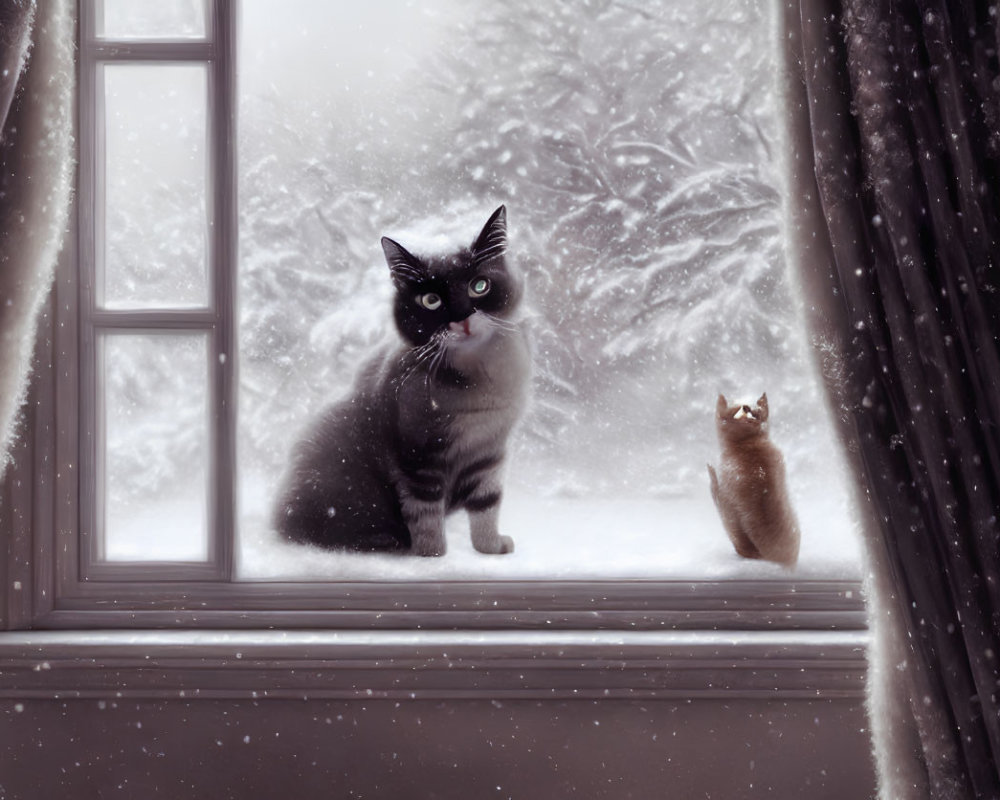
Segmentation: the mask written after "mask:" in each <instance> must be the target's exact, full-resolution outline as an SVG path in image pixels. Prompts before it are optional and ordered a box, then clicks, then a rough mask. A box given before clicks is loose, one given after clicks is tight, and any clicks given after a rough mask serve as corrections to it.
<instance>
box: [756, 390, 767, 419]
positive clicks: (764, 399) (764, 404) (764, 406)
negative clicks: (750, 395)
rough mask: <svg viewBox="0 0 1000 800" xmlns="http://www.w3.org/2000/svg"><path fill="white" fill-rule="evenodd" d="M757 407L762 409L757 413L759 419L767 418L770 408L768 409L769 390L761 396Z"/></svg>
mask: <svg viewBox="0 0 1000 800" xmlns="http://www.w3.org/2000/svg"><path fill="white" fill-rule="evenodd" d="M757 408H759V409H760V413H759V414H758V415H757V419H759V420H760V421H761V422H764V421H765V420H767V416H768V410H767V392H764V394H762V395H761V396H760V400H758V401H757Z"/></svg>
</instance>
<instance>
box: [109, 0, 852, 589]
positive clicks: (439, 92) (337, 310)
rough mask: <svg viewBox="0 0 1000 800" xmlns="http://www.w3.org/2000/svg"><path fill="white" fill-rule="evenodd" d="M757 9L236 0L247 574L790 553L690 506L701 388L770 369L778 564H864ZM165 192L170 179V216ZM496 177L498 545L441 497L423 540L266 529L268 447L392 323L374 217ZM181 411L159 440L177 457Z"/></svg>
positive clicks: (730, 560) (635, 571) (705, 568)
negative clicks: (733, 537)
mask: <svg viewBox="0 0 1000 800" xmlns="http://www.w3.org/2000/svg"><path fill="white" fill-rule="evenodd" d="M770 15H771V8H770V4H769V3H767V2H764V1H763V0H719V1H718V2H712V3H689V2H686V1H684V2H681V1H676V0H675V2H665V1H664V2H643V3H629V2H611V0H583V1H581V2H572V3H570V2H562V3H559V2H556V3H539V2H537V0H507V1H506V2H503V3H495V2H485V1H483V2H458V1H457V0H439V2H436V3H433V4H432V3H425V2H419V3H418V2H413V1H412V0H410V1H409V2H408V1H407V0H383V1H382V2H377V3H376V2H373V3H366V4H360V3H351V4H347V3H328V2H320V1H319V0H314V1H313V2H306V1H305V0H299V2H294V3H293V2H289V0H254V2H252V3H244V4H242V5H241V30H240V54H239V58H240V65H239V70H240V71H239V75H240V97H239V104H240V105H239V114H240V120H239V125H240V127H239V163H240V237H241V240H240V262H239V269H240V272H239V304H240V305H239V311H240V353H239V375H240V396H239V463H240V475H239V495H240V569H241V575H242V576H244V577H247V578H288V577H308V578H319V579H322V578H332V579H340V578H359V579H363V578H366V577H375V578H397V577H398V578H406V579H419V578H429V579H439V578H443V577H453V578H463V577H488V576H492V577H512V578H513V577H583V576H589V577H595V576H596V577H609V578H618V577H674V576H703V577H725V576H729V575H732V576H740V577H746V576H750V575H756V576H774V577H781V576H784V575H787V573H785V572H784V571H783V570H782V569H781V568H779V567H775V566H773V565H766V564H753V563H749V562H743V561H741V560H739V559H738V558H737V557H736V556H735V555H734V554H733V552H732V548H731V546H730V545H729V542H728V540H727V538H726V536H725V533H724V532H723V530H722V526H721V524H720V522H719V520H718V517H717V515H716V513H715V509H714V507H713V506H712V503H711V499H710V497H709V494H708V485H707V476H706V470H705V464H706V462H709V461H713V462H714V461H715V460H716V459H717V455H718V447H717V443H716V439H715V430H714V407H715V399H716V396H717V393H718V392H719V391H722V392H725V393H726V394H727V396H736V397H745V398H748V399H755V398H756V397H758V396H759V395H760V393H761V392H762V391H766V392H767V393H768V397H769V400H770V403H771V410H772V438H773V439H774V441H775V442H777V443H778V444H779V445H780V446H781V447H782V449H783V451H784V453H785V456H786V461H787V463H788V470H789V479H790V484H791V489H792V494H793V501H794V503H795V505H796V507H797V509H798V512H799V515H800V518H801V521H802V527H803V548H802V558H801V563H800V566H799V568H798V572H797V574H800V575H825V576H826V575H851V576H854V575H857V574H858V572H859V569H860V567H859V548H858V543H857V539H856V534H855V531H854V524H853V521H852V519H851V515H850V513H849V504H848V499H847V495H846V490H845V482H844V480H843V475H842V472H841V467H840V465H839V463H838V462H836V461H835V458H834V456H833V455H832V454H834V453H835V452H836V448H835V446H834V443H833V439H832V436H831V432H830V428H829V421H828V419H827V417H826V413H825V407H824V401H823V399H822V395H821V392H820V390H819V386H818V383H817V381H816V377H815V375H814V373H813V370H812V365H811V362H810V358H809V353H808V351H807V343H806V341H805V338H804V333H803V331H802V323H801V318H800V309H799V308H798V307H797V304H796V300H795V298H794V296H793V293H792V291H791V286H790V282H789V279H788V276H787V275H786V269H785V263H784V255H783V250H782V236H781V224H782V219H781V196H780V169H781V164H780V161H779V159H780V145H779V144H778V134H779V130H778V118H777V116H776V115H777V114H778V113H779V111H778V109H777V106H776V99H775V95H774V91H773V89H774V83H775V78H776V76H775V47H774V46H773V43H772V33H773V32H772V30H771V16H770ZM195 155H196V156H197V153H196V154H195ZM172 180H173V181H174V185H179V182H180V181H182V180H186V178H183V177H176V176H175V177H174V178H172ZM161 188H162V187H161ZM189 188H190V187H189ZM192 191H195V190H192ZM166 193H167V194H171V192H169V191H167V192H166ZM187 196H188V197H190V196H191V192H189V193H188V195H187ZM184 197H185V195H184V194H183V193H177V192H174V193H173V198H174V199H172V200H169V201H164V202H166V203H167V205H168V206H169V207H171V208H175V209H176V215H177V216H178V217H183V215H184V214H185V213H189V204H187V203H185V202H184V201H183V198H184ZM501 202H502V203H505V204H506V205H507V208H508V218H509V225H510V234H511V246H510V257H511V258H514V259H516V260H517V262H518V263H519V264H520V266H521V268H522V270H523V271H524V273H525V275H526V278H527V286H528V292H527V297H528V301H527V306H528V307H527V308H526V316H527V317H528V320H529V324H530V326H531V330H532V332H533V339H534V346H535V364H536V375H535V380H534V399H533V403H532V406H531V409H530V411H529V413H528V414H527V416H526V418H525V420H524V421H523V424H522V425H521V427H520V428H519V430H518V431H517V433H516V435H515V438H514V441H513V443H512V457H511V460H510V464H509V468H508V488H507V500H506V503H505V507H504V511H503V526H504V529H505V532H506V533H508V534H509V535H511V536H513V537H514V539H515V541H516V544H517V550H516V552H515V553H514V554H513V555H510V556H504V557H500V558H497V557H488V556H480V555H478V554H476V553H474V552H473V551H472V549H471V546H470V545H469V543H468V537H467V536H466V535H465V533H464V520H463V519H460V518H455V519H453V520H451V521H450V526H451V527H450V529H449V540H450V550H449V553H448V555H447V556H445V557H444V558H442V559H438V560H426V559H412V558H390V557H372V556H347V555H343V554H329V553H321V552H319V551H316V550H313V549H309V548H303V547H298V546H292V545H286V544H283V543H281V542H279V541H277V539H276V537H275V536H274V534H273V533H272V532H271V531H270V530H268V527H267V524H266V521H267V516H268V513H269V507H270V505H271V503H272V500H273V494H274V492H275V490H276V488H277V483H278V476H279V475H280V474H281V472H282V470H283V468H284V464H285V462H286V459H287V456H288V451H289V448H290V447H291V446H292V444H293V443H294V441H295V440H296V438H297V436H298V433H299V431H300V430H301V428H302V427H303V425H304V424H305V423H306V422H307V421H308V419H309V418H310V417H311V416H312V415H314V414H315V413H317V412H318V411H319V410H320V409H321V408H322V407H323V406H324V405H326V404H327V403H329V402H330V401H331V400H333V399H335V398H337V397H338V396H340V395H341V394H342V393H344V392H345V391H347V389H348V388H349V386H350V384H351V382H352V380H353V376H354V374H355V371H356V368H357V366H358V364H359V363H360V362H361V361H362V360H364V359H365V357H366V356H367V355H368V354H369V353H370V352H371V349H372V348H373V347H375V346H377V344H378V343H379V342H382V341H384V340H385V338H386V337H387V336H391V335H392V328H391V322H390V315H389V302H390V292H391V287H390V283H389V279H388V274H387V269H386V267H385V264H384V260H383V258H382V254H381V249H380V247H379V238H380V236H382V235H384V234H385V235H391V236H393V237H394V238H396V239H398V240H399V241H401V242H402V243H403V244H404V245H407V244H408V243H411V242H413V241H414V240H415V239H416V238H427V237H428V236H430V235H432V234H434V233H437V232H439V231H451V232H453V231H455V230H458V231H459V232H461V235H462V236H463V237H464V238H465V239H467V240H469V241H471V239H472V237H473V236H474V235H475V234H476V233H477V232H478V230H479V228H480V227H481V226H482V224H483V223H484V222H485V220H486V218H487V217H488V215H489V214H490V212H491V211H492V210H493V209H494V208H495V207H496V206H497V205H499V204H500V203H501ZM171 241H172V242H173V245H172V247H173V249H172V250H171V252H170V255H169V259H170V261H171V263H172V264H174V265H175V267H174V268H172V270H170V272H172V273H173V277H171V278H168V277H166V276H165V275H164V277H163V278H162V280H164V281H167V280H176V278H177V276H178V275H185V274H187V275H189V276H190V275H195V276H197V275H198V265H199V264H201V263H203V259H204V252H203V250H204V245H203V243H200V242H199V240H197V238H196V237H177V236H175V237H173V239H172V240H171ZM178 242H180V243H181V244H180V245H178ZM119 244H120V245H121V246H122V247H124V248H126V249H127V242H126V243H124V244H122V243H119ZM116 246H118V245H116ZM192 265H194V267H193V268H192ZM135 269H136V270H138V269H140V267H139V266H138V265H137V266H136V267H135ZM147 271H148V270H147ZM162 272H163V271H162V270H161V271H160V273H158V274H161V273H162ZM157 280H158V278H157V277H156V275H153V276H150V275H148V274H146V275H143V276H142V278H141V283H142V285H143V287H144V288H143V292H144V293H146V294H149V295H150V296H158V295H157V290H156V287H155V286H152V285H151V284H155V283H156V281H157ZM186 285H187V286H188V287H189V288H190V286H191V285H194V286H195V290H194V295H195V296H197V295H198V294H199V293H200V292H199V291H198V279H197V278H196V277H195V278H190V277H189V278H188V279H187V283H186ZM170 291H172V292H173V294H174V296H178V297H184V296H185V295H184V290H183V289H182V288H180V289H179V288H174V289H172V290H170ZM142 369H147V370H148V369H149V367H142ZM153 377H155V376H153ZM189 427H197V426H189ZM186 430H187V428H182V429H178V435H177V436H175V437H173V438H171V439H169V441H165V442H164V443H163V447H162V448H161V449H159V450H158V451H157V453H156V454H155V458H156V459H157V460H158V463H160V464H161V466H162V468H163V470H164V471H165V472H166V473H169V471H170V469H171V465H172V469H173V470H174V472H175V473H176V475H177V477H178V478H179V477H180V476H181V475H182V474H183V473H184V471H185V459H186V458H187V457H188V456H187V455H185V454H189V453H190V451H191V447H190V443H189V442H188V443H186V442H185V440H186V439H187V438H188V437H187V435H186V433H185V431H186ZM192 435H194V434H192ZM120 460H121V461H123V462H124V464H125V466H123V467H122V470H121V476H120V482H119V484H117V485H119V487H120V488H119V490H118V491H120V492H121V493H123V494H124V495H127V493H128V491H130V489H129V482H130V481H134V472H135V471H134V470H133V471H131V472H130V471H129V469H128V468H127V459H120ZM116 463H117V462H116ZM163 482H164V483H169V482H170V479H169V474H168V475H167V477H166V478H164V479H163ZM181 539H183V535H180V536H175V537H174V541H177V542H178V543H179V541H180V540H181Z"/></svg>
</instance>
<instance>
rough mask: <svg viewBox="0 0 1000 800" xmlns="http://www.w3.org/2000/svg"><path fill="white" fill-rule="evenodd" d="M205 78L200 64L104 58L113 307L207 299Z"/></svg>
mask: <svg viewBox="0 0 1000 800" xmlns="http://www.w3.org/2000/svg"><path fill="white" fill-rule="evenodd" d="M206 87H207V78H206V71H205V67H204V66H201V65H183V66H175V65H169V66H168V65H162V64H156V65H134V64H129V65H108V66H105V67H104V92H105V142H106V189H105V192H106V203H105V248H104V255H105V257H104V261H103V269H99V270H98V279H99V281H98V282H99V285H98V290H99V300H103V305H104V306H105V307H107V308H148V307H154V306H159V307H162V306H169V307H191V306H205V305H208V302H209V296H208V280H207V269H206V261H207V250H208V216H207V212H206V187H207V184H208V181H207V178H206V175H207V173H206V108H207V101H206V98H207V88H206Z"/></svg>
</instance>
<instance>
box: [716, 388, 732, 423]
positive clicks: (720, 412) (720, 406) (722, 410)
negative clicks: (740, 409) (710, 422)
mask: <svg viewBox="0 0 1000 800" xmlns="http://www.w3.org/2000/svg"><path fill="white" fill-rule="evenodd" d="M728 408H729V403H727V402H726V396H725V395H724V394H722V392H719V399H718V400H717V401H716V403H715V414H716V416H718V417H724V416H725V415H726V409H728Z"/></svg>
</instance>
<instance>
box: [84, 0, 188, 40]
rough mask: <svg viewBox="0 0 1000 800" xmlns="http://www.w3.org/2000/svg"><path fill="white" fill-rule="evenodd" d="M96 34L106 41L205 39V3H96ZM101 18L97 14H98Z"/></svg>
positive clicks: (121, 0)
mask: <svg viewBox="0 0 1000 800" xmlns="http://www.w3.org/2000/svg"><path fill="white" fill-rule="evenodd" d="M98 2H102V3H103V6H104V13H103V25H101V24H99V26H98V31H97V35H98V36H104V37H107V38H109V39H187V38H203V37H204V36H205V0H155V2H148V0H147V1H145V2H136V0H98ZM98 19H99V20H100V19H101V15H100V14H99V15H98Z"/></svg>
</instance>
